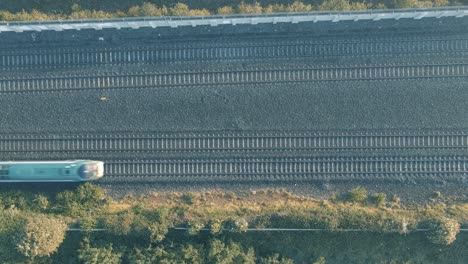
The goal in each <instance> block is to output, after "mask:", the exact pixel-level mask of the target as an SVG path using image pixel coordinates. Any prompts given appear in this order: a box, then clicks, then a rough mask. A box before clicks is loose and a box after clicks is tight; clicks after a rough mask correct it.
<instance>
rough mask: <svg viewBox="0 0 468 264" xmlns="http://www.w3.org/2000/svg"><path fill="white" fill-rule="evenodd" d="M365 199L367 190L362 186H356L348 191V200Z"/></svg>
mask: <svg viewBox="0 0 468 264" xmlns="http://www.w3.org/2000/svg"><path fill="white" fill-rule="evenodd" d="M366 200H367V190H366V189H365V188H364V187H361V186H359V187H356V188H354V189H352V190H351V191H350V192H349V201H351V202H353V203H363V202H365V201H366Z"/></svg>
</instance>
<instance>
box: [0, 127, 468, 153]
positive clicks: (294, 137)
mask: <svg viewBox="0 0 468 264" xmlns="http://www.w3.org/2000/svg"><path fill="white" fill-rule="evenodd" d="M410 149H424V150H436V149H464V150H466V149H468V131H463V132H437V131H434V132H302V133H299V132H297V133H293V132H290V133H288V132H265V133H229V132H226V133H177V134H157V133H154V134H151V133H140V134H138V133H113V134H76V135H67V134H56V135H22V134H20V135H14V134H12V135H7V134H2V135H0V153H10V152H15V153H21V152H25V153H31V152H44V153H46V152H56V153H73V154H80V155H87V154H92V153H113V152H142V153H144V152H157V153H166V152H167V153H170V152H194V153H197V152H228V153H229V152H238V153H242V152H255V153H259V152H275V151H278V152H279V151H293V152H314V151H346V150H357V151H363V150H410Z"/></svg>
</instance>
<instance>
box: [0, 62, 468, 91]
mask: <svg viewBox="0 0 468 264" xmlns="http://www.w3.org/2000/svg"><path fill="white" fill-rule="evenodd" d="M457 77H468V64H465V63H453V64H422V65H380V66H379V65H375V66H366V65H355V66H342V67H302V68H296V69H286V68H279V67H278V68H266V69H265V68H258V69H248V70H232V69H221V70H218V71H203V70H193V71H184V72H165V73H158V72H151V73H150V72H148V73H144V74H142V73H127V74H118V73H109V74H105V75H103V74H93V75H88V76H61V77H58V76H57V77H53V75H52V76H49V77H41V78H15V79H7V78H5V77H3V78H0V93H27V92H47V91H79V90H90V89H130V88H155V87H170V86H200V85H203V86H207V85H235V84H263V83H293V82H330V81H331V82H336V81H369V80H398V79H433V78H457Z"/></svg>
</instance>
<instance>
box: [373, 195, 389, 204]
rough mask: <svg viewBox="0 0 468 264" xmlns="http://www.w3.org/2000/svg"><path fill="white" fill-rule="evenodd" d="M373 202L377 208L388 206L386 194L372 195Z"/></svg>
mask: <svg viewBox="0 0 468 264" xmlns="http://www.w3.org/2000/svg"><path fill="white" fill-rule="evenodd" d="M371 197H372V202H373V203H374V204H375V205H376V206H377V207H385V205H386V204H387V195H386V194H385V193H374V194H372V196H371Z"/></svg>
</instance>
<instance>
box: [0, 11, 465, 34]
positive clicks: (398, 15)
mask: <svg viewBox="0 0 468 264" xmlns="http://www.w3.org/2000/svg"><path fill="white" fill-rule="evenodd" d="M467 15H468V7H454V8H450V7H447V8H426V9H397V10H370V11H347V12H308V13H277V14H245V15H227V16H205V17H144V18H121V19H100V20H96V19H94V20H93V19H89V20H61V21H60V20H59V21H22V22H2V23H0V33H1V32H8V31H10V32H11V31H13V32H24V31H45V30H55V31H62V30H81V29H95V30H101V29H104V28H115V29H121V28H133V29H138V28H141V27H151V28H157V27H172V28H177V27H186V26H189V27H196V26H218V25H243V24H251V25H255V24H265V23H272V24H276V23H300V22H319V21H331V22H335V23H338V22H342V21H360V20H371V21H378V20H383V19H394V20H398V19H421V18H442V17H456V18H461V17H464V16H467Z"/></svg>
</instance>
